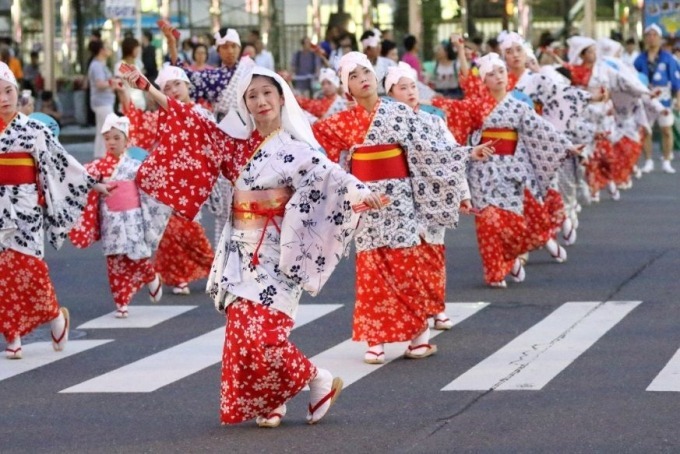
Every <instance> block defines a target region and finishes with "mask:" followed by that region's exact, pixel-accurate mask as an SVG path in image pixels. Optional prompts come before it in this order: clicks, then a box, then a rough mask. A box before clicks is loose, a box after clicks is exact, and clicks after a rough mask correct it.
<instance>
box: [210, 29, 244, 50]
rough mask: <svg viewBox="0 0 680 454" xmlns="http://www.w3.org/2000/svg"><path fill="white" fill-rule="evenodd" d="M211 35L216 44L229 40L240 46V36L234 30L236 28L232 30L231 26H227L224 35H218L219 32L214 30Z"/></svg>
mask: <svg viewBox="0 0 680 454" xmlns="http://www.w3.org/2000/svg"><path fill="white" fill-rule="evenodd" d="M213 36H214V38H215V45H216V46H221V45H222V44H225V43H228V42H229V43H234V44H236V45H237V46H238V47H241V38H239V36H238V32H236V30H234V29H233V28H228V29H227V32H226V33H225V34H224V36H222V35H220V32H215V34H214V35H213Z"/></svg>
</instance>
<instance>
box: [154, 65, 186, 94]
mask: <svg viewBox="0 0 680 454" xmlns="http://www.w3.org/2000/svg"><path fill="white" fill-rule="evenodd" d="M171 80H181V81H182V82H186V83H188V84H190V85H191V81H190V80H189V76H187V73H186V72H185V71H184V70H183V69H182V68H180V67H178V66H172V65H171V64H169V63H166V64H165V65H164V66H163V68H162V69H161V70H160V72H159V73H158V77H156V85H158V86H159V87H161V91H163V89H164V88H165V84H166V83H168V82H170V81H171Z"/></svg>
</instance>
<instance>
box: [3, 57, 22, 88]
mask: <svg viewBox="0 0 680 454" xmlns="http://www.w3.org/2000/svg"><path fill="white" fill-rule="evenodd" d="M0 79H2V80H4V81H5V82H9V83H10V84H12V85H14V86H15V87H16V88H17V90H18V89H19V84H17V78H16V77H14V73H13V72H12V70H11V69H9V66H7V64H6V63H5V62H1V61H0Z"/></svg>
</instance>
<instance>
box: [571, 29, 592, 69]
mask: <svg viewBox="0 0 680 454" xmlns="http://www.w3.org/2000/svg"><path fill="white" fill-rule="evenodd" d="M595 44H597V43H596V42H595V40H594V39H592V38H588V37H587V36H572V37H571V38H569V39H568V40H567V46H569V63H571V64H572V65H580V64H581V63H583V60H582V59H581V53H582V52H583V51H584V50H586V49H587V48H589V47H590V46H594V45H595Z"/></svg>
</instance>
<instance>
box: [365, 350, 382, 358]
mask: <svg viewBox="0 0 680 454" xmlns="http://www.w3.org/2000/svg"><path fill="white" fill-rule="evenodd" d="M369 353H370V354H371V355H374V356H375V357H376V358H379V357H381V356H384V355H385V352H380V353H376V352H374V351H372V350H366V354H367V355H368V354H369Z"/></svg>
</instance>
